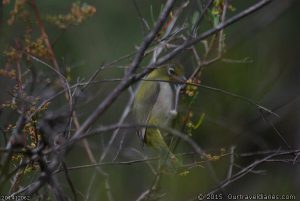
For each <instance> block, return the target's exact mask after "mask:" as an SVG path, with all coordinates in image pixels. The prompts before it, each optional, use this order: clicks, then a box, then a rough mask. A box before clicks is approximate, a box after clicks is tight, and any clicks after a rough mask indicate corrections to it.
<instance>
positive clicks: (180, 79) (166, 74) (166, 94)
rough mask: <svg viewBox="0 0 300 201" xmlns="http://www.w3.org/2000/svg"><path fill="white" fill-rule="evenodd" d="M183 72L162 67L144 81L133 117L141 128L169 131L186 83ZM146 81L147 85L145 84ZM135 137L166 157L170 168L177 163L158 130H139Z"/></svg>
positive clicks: (136, 96)
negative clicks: (142, 126) (165, 128)
mask: <svg viewBox="0 0 300 201" xmlns="http://www.w3.org/2000/svg"><path fill="white" fill-rule="evenodd" d="M183 70H184V69H183V68H182V66H180V65H165V66H161V67H158V68H157V69H155V70H153V71H152V72H151V73H150V74H149V75H148V76H146V77H145V78H144V81H142V82H141V83H140V85H139V87H138V89H137V92H136V95H135V99H134V103H133V113H134V116H135V119H136V122H137V123H138V124H141V125H152V126H158V127H172V126H173V125H172V123H173V120H174V119H175V117H176V116H177V113H178V111H177V105H178V100H179V94H180V90H181V89H182V87H183V83H184V82H185V81H186V78H185V77H184V71H183ZM147 80H148V81H147ZM137 133H138V135H139V137H140V138H141V140H142V141H143V143H145V144H146V145H148V146H151V147H153V148H155V149H157V150H159V151H160V153H161V154H164V155H165V156H167V162H168V159H171V160H169V162H171V164H172V166H174V165H175V164H178V159H177V158H176V157H175V155H174V154H172V152H171V151H170V149H169V147H168V145H167V144H166V142H165V140H164V137H165V136H166V135H167V133H166V132H164V131H162V129H159V128H140V129H138V130H137Z"/></svg>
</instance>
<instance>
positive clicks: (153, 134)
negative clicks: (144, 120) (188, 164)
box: [145, 129, 182, 174]
mask: <svg viewBox="0 0 300 201" xmlns="http://www.w3.org/2000/svg"><path fill="white" fill-rule="evenodd" d="M145 143H146V144H147V145H149V146H151V147H153V148H155V149H156V150H158V151H159V153H160V156H161V160H160V167H161V170H162V172H163V173H166V174H176V173H178V172H179V169H180V167H182V163H181V161H180V160H179V159H178V158H177V157H176V156H175V155H174V154H173V153H172V151H171V150H170V148H169V146H168V145H167V143H166V142H165V140H164V139H163V137H162V135H161V132H160V131H159V130H158V129H151V130H150V129H149V130H148V132H147V135H146V139H145Z"/></svg>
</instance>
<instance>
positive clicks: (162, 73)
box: [147, 64, 186, 84]
mask: <svg viewBox="0 0 300 201" xmlns="http://www.w3.org/2000/svg"><path fill="white" fill-rule="evenodd" d="M147 79H155V80H162V81H170V82H175V83H176V82H177V83H179V84H183V83H184V82H186V78H185V76H184V68H183V67H182V66H181V65H174V64H168V65H165V66H161V67H159V68H157V69H155V70H154V71H152V72H151V73H150V74H149V76H148V77H147Z"/></svg>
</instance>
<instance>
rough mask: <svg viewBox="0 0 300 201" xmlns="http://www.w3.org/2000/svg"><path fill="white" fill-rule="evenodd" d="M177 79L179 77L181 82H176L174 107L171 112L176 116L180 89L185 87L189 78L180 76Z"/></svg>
mask: <svg viewBox="0 0 300 201" xmlns="http://www.w3.org/2000/svg"><path fill="white" fill-rule="evenodd" d="M177 79H178V81H179V82H180V83H176V84H175V94H174V95H175V97H174V105H173V109H172V110H171V113H172V114H173V115H174V116H176V115H177V113H178V111H177V108H178V102H179V94H180V91H181V89H183V88H184V86H185V84H184V83H185V82H186V80H187V79H186V77H185V76H181V77H178V78H177Z"/></svg>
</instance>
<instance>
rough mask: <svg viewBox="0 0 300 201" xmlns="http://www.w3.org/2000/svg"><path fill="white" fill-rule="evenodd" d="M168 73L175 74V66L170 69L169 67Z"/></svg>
mask: <svg viewBox="0 0 300 201" xmlns="http://www.w3.org/2000/svg"><path fill="white" fill-rule="evenodd" d="M168 74H169V75H175V70H174V68H172V67H171V68H169V69H168Z"/></svg>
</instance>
